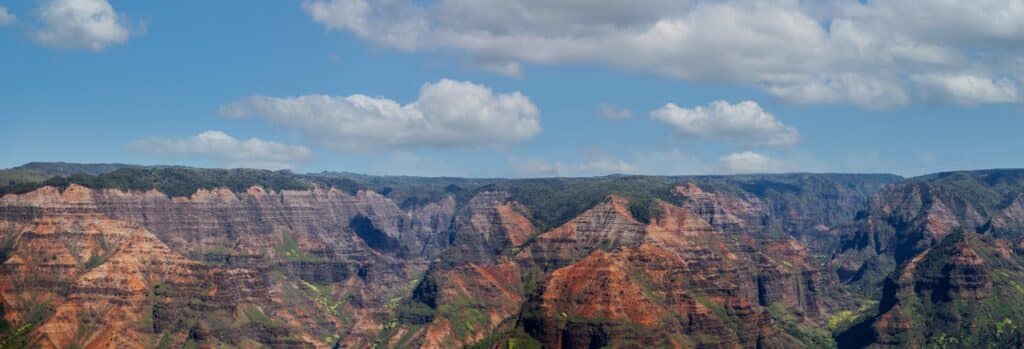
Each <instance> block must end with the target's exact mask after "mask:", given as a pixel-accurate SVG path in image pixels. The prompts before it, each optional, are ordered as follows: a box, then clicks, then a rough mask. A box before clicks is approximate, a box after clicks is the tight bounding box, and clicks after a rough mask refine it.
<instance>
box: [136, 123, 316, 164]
mask: <svg viewBox="0 0 1024 349" xmlns="http://www.w3.org/2000/svg"><path fill="white" fill-rule="evenodd" d="M130 147H131V148H133V149H135V150H137V151H140V152H145V153H150V154H155V155H161V156H170V157H196V158H203V159H207V160H212V161H214V162H216V163H218V164H220V165H221V166H224V167H253V168H266V169H275V170H276V169H284V168H293V167H294V166H296V165H298V164H301V163H303V162H305V161H306V160H309V158H310V157H311V156H312V155H313V152H312V151H310V150H309V148H306V147H303V146H298V145H288V144H282V143H277V142H271V141H265V140H262V139H259V138H249V139H246V140H239V139H236V138H234V137H232V136H230V135H228V134H226V133H224V132H221V131H206V132H202V133H200V134H197V135H195V136H192V137H188V138H148V139H141V140H137V141H135V142H132V143H131V144H130Z"/></svg>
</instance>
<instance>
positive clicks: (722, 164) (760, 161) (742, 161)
mask: <svg viewBox="0 0 1024 349" xmlns="http://www.w3.org/2000/svg"><path fill="white" fill-rule="evenodd" d="M718 160H719V168H720V169H721V170H722V171H724V172H727V173H768V172H783V171H786V169H787V168H788V167H787V166H786V164H785V163H784V162H782V161H779V160H776V159H773V158H771V157H768V156H766V155H762V154H758V153H755V152H752V151H745V152H740V153H732V154H729V155H726V156H722V157H721V158H719V159H718Z"/></svg>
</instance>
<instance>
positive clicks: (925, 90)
mask: <svg viewBox="0 0 1024 349" xmlns="http://www.w3.org/2000/svg"><path fill="white" fill-rule="evenodd" d="M911 79H912V80H914V81H915V82H917V84H918V86H919V87H920V88H921V92H922V94H924V95H925V96H927V97H931V98H936V99H940V100H947V101H952V102H954V103H957V104H962V105H974V104H979V103H1009V102H1015V101H1018V100H1020V98H1021V95H1020V92H1018V90H1017V83H1015V82H1014V81H1012V80H1010V79H1005V78H1003V79H991V78H986V77H979V76H974V75H942V74H932V75H919V76H913V77H911Z"/></svg>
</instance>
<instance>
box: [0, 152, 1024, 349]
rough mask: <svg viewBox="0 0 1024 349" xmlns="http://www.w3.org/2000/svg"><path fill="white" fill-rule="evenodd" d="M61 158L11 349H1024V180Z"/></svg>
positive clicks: (15, 301)
mask: <svg viewBox="0 0 1024 349" xmlns="http://www.w3.org/2000/svg"><path fill="white" fill-rule="evenodd" d="M45 165H46V164H36V165H35V167H32V166H28V167H25V168H20V169H19V168H16V169H10V170H5V171H30V172H31V173H34V174H39V176H37V177H25V176H22V177H24V178H36V179H33V180H31V181H27V182H15V181H14V180H12V181H11V182H10V183H9V184H8V185H6V186H4V187H0V190H2V192H3V193H4V194H3V196H2V198H0V259H2V264H0V305H2V308H0V314H2V318H3V323H2V324H0V347H3V348H7V347H33V348H171V347H175V348H176V347H201V348H221V347H227V348H260V347H273V348H455V347H469V348H531V347H534V348H536V347H546V348H602V347H613V348H648V347H664V348H795V347H812V348H833V347H839V348H860V347H869V346H874V347H930V346H936V347H937V346H941V345H946V346H969V345H971V346H973V345H986V346H987V345H993V344H996V345H997V346H1001V347H1015V346H1016V347H1019V346H1021V345H1022V344H1024V342H1022V339H1024V328H1022V326H1024V312H1022V311H1021V310H1022V309H1024V288H1022V286H1020V285H1021V284H1024V170H989V171H965V172H950V173H942V174H935V175H927V176H922V177H915V178H909V179H904V178H901V177H898V176H893V175H869V174H777V175H735V176H672V177H667V176H665V177H652V176H607V177H594V178H549V179H458V178H418V177H388V176H364V175H356V174H348V173H320V174H294V173H290V172H272V171H258V170H209V169H191V168H177V167H141V166H127V165H119V166H112V165H111V166H104V167H102V168H100V169H99V170H96V171H84V170H82V168H77V167H74V166H71V167H72V169H71V170H65V169H66V168H67V167H68V166H63V167H61V169H62V172H60V173H50V172H47V168H52V167H53V166H52V165H51V166H50V167H47V166H45ZM83 166H84V165H83ZM85 169H89V168H88V167H87V168H85ZM22 177H19V178H22Z"/></svg>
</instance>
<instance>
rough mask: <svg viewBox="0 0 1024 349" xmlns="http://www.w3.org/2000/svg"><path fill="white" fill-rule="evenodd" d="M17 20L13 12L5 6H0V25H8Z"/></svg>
mask: <svg viewBox="0 0 1024 349" xmlns="http://www.w3.org/2000/svg"><path fill="white" fill-rule="evenodd" d="M15 21H17V18H16V17H14V14H13V13H10V12H8V11H7V8H6V7H3V6H0V26H5V25H9V24H11V23H14V22H15Z"/></svg>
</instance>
